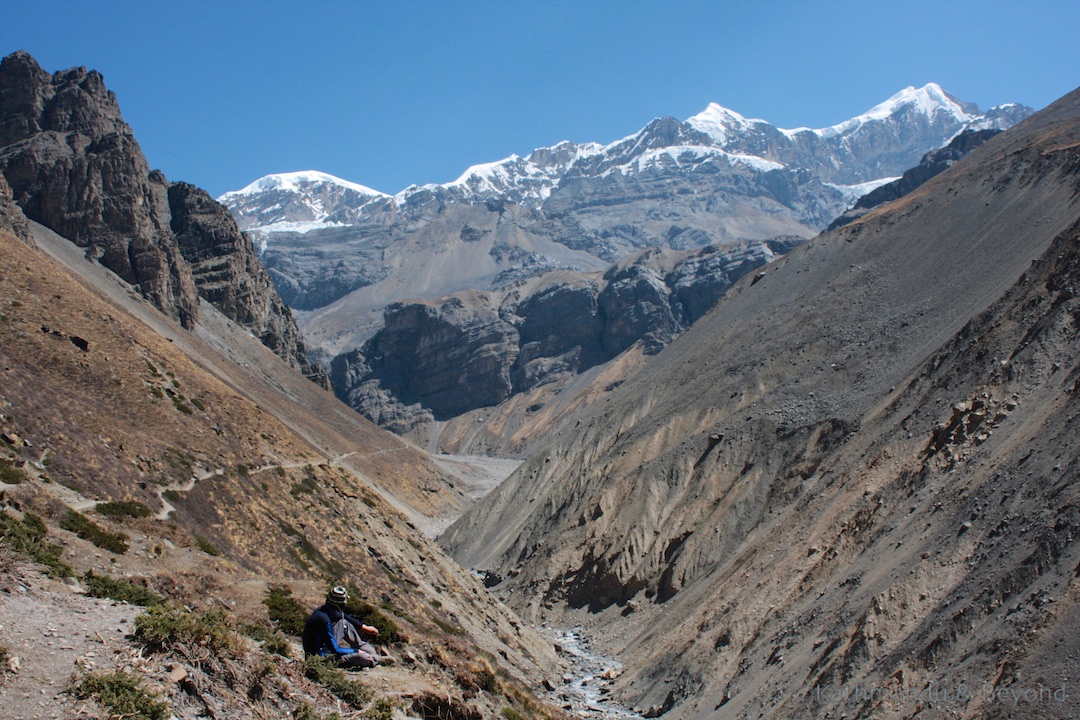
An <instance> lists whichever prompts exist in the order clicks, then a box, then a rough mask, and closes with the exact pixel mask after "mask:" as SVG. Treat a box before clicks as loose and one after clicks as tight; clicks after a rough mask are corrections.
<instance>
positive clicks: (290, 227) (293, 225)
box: [244, 220, 345, 250]
mask: <svg viewBox="0 0 1080 720" xmlns="http://www.w3.org/2000/svg"><path fill="white" fill-rule="evenodd" d="M331 227H345V223H339V222H323V221H321V220H309V221H306V222H290V221H288V220H281V221H279V222H274V223H270V224H269V225H259V226H258V227H253V228H248V229H247V230H245V231H244V232H250V233H281V232H291V233H299V234H300V235H304V234H306V233H309V232H311V231H312V230H322V229H324V228H331ZM263 249H264V250H265V247H264V248H263Z"/></svg>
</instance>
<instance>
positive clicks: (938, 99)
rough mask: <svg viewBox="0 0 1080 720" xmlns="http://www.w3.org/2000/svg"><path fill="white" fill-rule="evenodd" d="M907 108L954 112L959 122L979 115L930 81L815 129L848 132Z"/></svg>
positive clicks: (930, 115)
mask: <svg viewBox="0 0 1080 720" xmlns="http://www.w3.org/2000/svg"><path fill="white" fill-rule="evenodd" d="M905 112H914V113H916V114H920V115H924V116H925V117H927V118H929V119H931V120H933V119H934V118H935V117H936V116H938V115H941V114H945V115H949V116H951V117H952V118H953V119H954V120H955V121H956V122H958V123H961V124H963V123H967V122H970V121H972V120H973V119H975V117H976V115H978V108H976V107H975V106H973V105H970V104H968V103H962V102H961V101H959V100H957V99H956V98H954V97H953V96H951V95H949V94H948V93H947V92H945V91H944V90H942V89H941V86H940V85H938V84H937V83H927V84H926V85H923V86H922V87H920V88H917V87H915V86H913V85H909V86H908V87H906V88H904V89H903V90H901V91H900V92H898V93H896V94H895V95H893V96H892V97H890V98H889V99H888V100H886V101H885V102H882V103H879V104H877V105H875V106H874V107H872V108H870V109H869V110H867V111H866V112H864V113H862V114H861V115H857V116H856V117H853V118H851V119H850V120H845V121H844V122H842V123H839V124H837V125H832V126H831V127H827V128H820V129H818V130H813V131H812V132H813V133H815V134H816V135H818V136H820V137H823V138H830V137H836V136H837V135H847V134H850V133H852V132H854V131H855V130H858V129H859V128H861V127H862V126H863V125H865V124H867V123H869V122H874V121H884V120H887V119H889V118H891V117H895V116H897V115H900V114H901V113H905ZM793 132H798V131H791V130H789V131H785V134H789V133H793Z"/></svg>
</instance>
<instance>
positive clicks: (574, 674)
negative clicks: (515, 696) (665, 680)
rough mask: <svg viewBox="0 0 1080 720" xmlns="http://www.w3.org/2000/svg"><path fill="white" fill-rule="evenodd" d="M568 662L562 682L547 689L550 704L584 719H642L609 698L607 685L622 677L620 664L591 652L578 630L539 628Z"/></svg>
mask: <svg viewBox="0 0 1080 720" xmlns="http://www.w3.org/2000/svg"><path fill="white" fill-rule="evenodd" d="M539 632H540V634H541V635H543V636H544V637H545V638H547V639H549V640H551V641H552V642H553V643H554V644H555V645H556V647H558V648H559V649H560V650H561V651H562V656H563V658H565V659H566V660H567V661H568V662H569V663H570V668H569V669H567V671H566V672H565V673H563V677H562V683H561V684H560V685H559V686H557V687H555V688H554V689H553V690H551V695H552V701H553V702H554V703H555V704H557V705H560V706H562V707H563V709H564V710H568V711H569V712H572V713H574V714H575V715H578V716H579V717H588V718H624V719H626V720H642V717H643V716H642V715H640V714H638V713H636V712H634V711H632V710H630V709H628V708H625V707H623V706H622V705H620V704H619V703H617V702H616V701H615V700H613V699H612V698H611V697H609V695H608V693H609V692H610V688H611V684H612V683H613V682H614V680H615V678H617V677H618V676H619V675H621V674H622V665H620V664H619V663H618V662H617V661H615V660H613V659H612V658H609V657H607V656H605V655H601V654H600V653H598V652H595V651H594V649H593V648H592V646H591V644H590V643H589V640H588V638H587V637H586V636H585V635H584V633H583V632H582V629H581V628H580V627H575V628H569V629H567V628H549V627H544V628H540V630H539Z"/></svg>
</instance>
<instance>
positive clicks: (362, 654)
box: [304, 586, 393, 668]
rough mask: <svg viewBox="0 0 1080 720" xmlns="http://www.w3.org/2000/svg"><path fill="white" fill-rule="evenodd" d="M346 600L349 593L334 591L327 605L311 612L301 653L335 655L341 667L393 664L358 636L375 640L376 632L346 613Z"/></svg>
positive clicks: (341, 590) (339, 589) (336, 589)
mask: <svg viewBox="0 0 1080 720" xmlns="http://www.w3.org/2000/svg"><path fill="white" fill-rule="evenodd" d="M348 601H349V593H348V591H347V590H346V589H345V588H343V587H341V586H338V587H335V588H333V589H332V590H331V591H330V592H329V593H327V595H326V603H325V604H324V605H322V606H321V607H319V608H318V609H316V610H315V612H313V613H311V617H309V618H308V620H307V622H306V623H305V624H304V653H306V654H307V655H336V656H337V658H338V662H339V664H340V665H341V666H342V667H362V668H369V667H375V666H376V665H379V664H382V663H392V662H393V658H391V657H389V656H383V655H381V654H380V653H379V651H378V650H376V649H375V647H374V646H373V645H371V644H370V643H368V642H366V641H364V639H363V638H362V637H361V635H367V636H369V637H371V638H372V639H374V638H375V637H378V635H379V631H378V629H376V628H374V627H372V626H371V625H364V624H363V623H361V622H360V621H359V620H357V619H356V618H354V617H353V616H351V615H347V614H346V613H345V603H347V602H348Z"/></svg>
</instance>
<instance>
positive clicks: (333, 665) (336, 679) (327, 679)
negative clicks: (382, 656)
mask: <svg viewBox="0 0 1080 720" xmlns="http://www.w3.org/2000/svg"><path fill="white" fill-rule="evenodd" d="M304 675H305V676H307V677H308V679H310V680H314V681H315V682H317V683H319V684H320V685H322V686H323V687H325V688H326V689H327V690H329V691H330V692H331V693H333V694H334V695H335V696H337V698H338V699H339V700H341V701H342V702H344V703H348V704H349V705H352V706H353V707H354V708H357V709H361V708H363V707H364V706H365V705H367V704H368V703H369V702H370V701H371V699H372V698H373V697H374V693H373V692H372V690H371V688H369V687H367V686H366V685H364V684H363V683H362V682H360V681H358V680H351V679H350V678H349V676H348V675H347V674H346V672H345V671H344V670H342V669H341V668H339V667H338V666H337V658H333V657H322V656H320V655H309V656H308V657H307V659H305V660H304Z"/></svg>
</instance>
